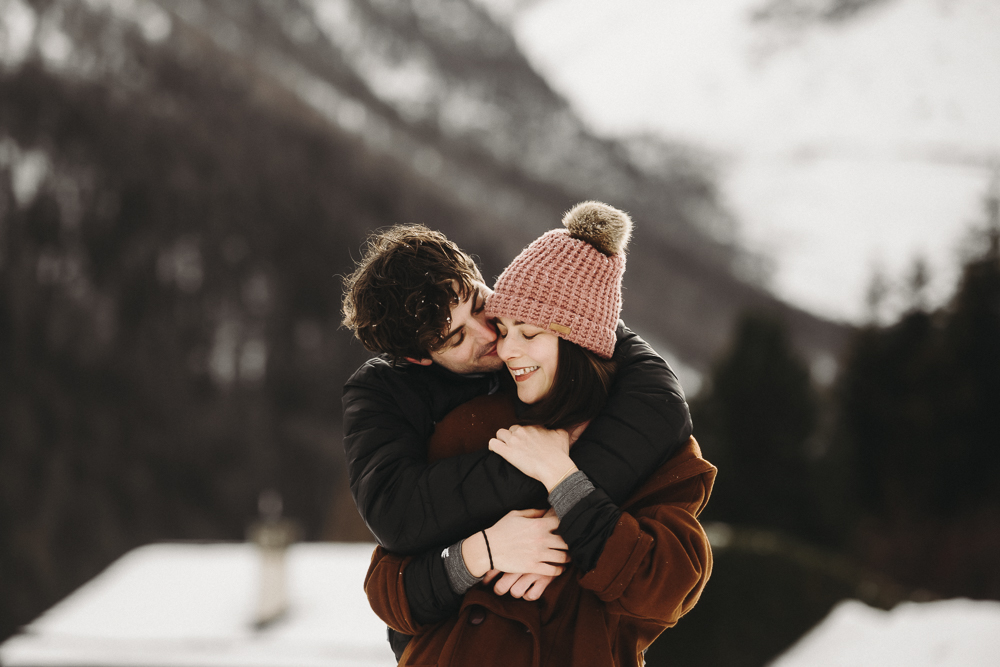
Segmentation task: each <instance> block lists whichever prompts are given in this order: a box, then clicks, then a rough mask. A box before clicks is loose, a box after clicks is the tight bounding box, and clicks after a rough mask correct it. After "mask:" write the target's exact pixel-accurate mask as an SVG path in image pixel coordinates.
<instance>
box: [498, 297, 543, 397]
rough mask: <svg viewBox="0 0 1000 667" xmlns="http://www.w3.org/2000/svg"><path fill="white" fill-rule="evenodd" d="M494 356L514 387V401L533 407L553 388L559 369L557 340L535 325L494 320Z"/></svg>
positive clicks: (504, 319) (508, 319) (506, 319)
mask: <svg viewBox="0 0 1000 667" xmlns="http://www.w3.org/2000/svg"><path fill="white" fill-rule="evenodd" d="M496 324H497V333H498V334H499V336H500V338H499V340H497V354H498V355H499V356H500V359H501V360H503V362H504V363H505V364H507V369H508V370H509V371H510V374H511V375H513V376H514V381H515V382H516V383H517V397H518V398H520V399H521V400H522V401H523V402H525V403H535V402H537V401H539V400H541V399H542V398H544V396H545V394H547V393H549V389H551V388H552V381H553V380H554V379H555V377H556V367H557V366H558V365H559V337H558V336H556V335H555V334H554V333H550V332H548V331H546V330H545V329H542V328H540V327H536V326H535V325H534V324H526V323H524V322H518V321H515V320H512V319H510V318H509V317H501V318H499V319H497V322H496Z"/></svg>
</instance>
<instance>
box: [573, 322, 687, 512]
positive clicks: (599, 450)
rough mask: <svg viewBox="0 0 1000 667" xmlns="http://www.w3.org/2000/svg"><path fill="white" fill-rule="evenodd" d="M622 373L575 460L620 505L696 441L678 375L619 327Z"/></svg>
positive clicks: (575, 451)
mask: <svg viewBox="0 0 1000 667" xmlns="http://www.w3.org/2000/svg"><path fill="white" fill-rule="evenodd" d="M617 333H618V344H617V346H616V348H615V355H614V358H615V359H616V360H617V361H618V370H617V371H616V372H615V379H614V382H613V383H612V385H611V391H610V395H609V397H608V402H607V404H606V406H605V408H604V410H603V411H602V412H601V414H599V415H598V416H597V417H595V418H594V419H593V421H591V422H590V425H589V426H588V427H587V429H586V430H585V431H584V432H583V434H582V435H581V436H580V439H579V440H577V441H576V443H575V444H574V445H573V449H572V450H571V451H570V456H571V457H572V458H573V460H574V461H575V462H576V464H577V466H578V467H579V468H580V469H581V470H583V471H584V472H585V473H587V477H589V478H590V480H591V481H592V482H593V483H594V484H595V485H596V486H598V487H599V488H601V489H603V490H604V492H605V493H607V494H608V497H609V498H610V499H611V500H612V502H614V503H615V504H618V505H621V504H622V503H624V502H625V501H626V500H627V499H628V498H629V496H631V495H632V493H633V492H634V491H635V489H636V488H638V486H639V485H640V484H641V483H642V482H643V481H644V480H645V479H646V478H647V477H648V476H649V475H650V474H651V473H652V472H653V471H654V470H656V469H657V468H658V467H659V466H660V464H662V463H663V462H664V461H666V460H667V459H669V458H670V456H671V455H672V454H673V453H674V452H675V451H677V449H678V448H679V447H680V446H681V445H682V444H683V443H685V442H687V439H688V438H689V437H690V436H691V433H692V424H691V413H690V410H689V409H688V404H687V402H686V401H685V399H684V392H683V390H682V389H681V386H680V382H679V381H678V380H677V375H676V374H675V373H674V371H673V370H672V369H671V368H670V366H669V365H668V364H667V362H666V361H664V360H663V359H662V358H661V357H660V356H659V355H658V354H656V352H654V351H653V349H652V348H651V347H650V346H649V345H648V344H647V343H646V342H645V341H644V340H642V338H640V337H639V336H637V335H636V334H634V333H632V332H631V331H629V330H628V328H626V327H625V325H624V324H623V323H621V322H619V323H618V332H617Z"/></svg>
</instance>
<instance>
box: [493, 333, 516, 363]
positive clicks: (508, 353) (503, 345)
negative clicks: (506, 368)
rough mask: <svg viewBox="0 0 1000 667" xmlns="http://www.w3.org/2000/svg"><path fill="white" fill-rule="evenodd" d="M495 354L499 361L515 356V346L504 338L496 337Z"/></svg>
mask: <svg viewBox="0 0 1000 667" xmlns="http://www.w3.org/2000/svg"><path fill="white" fill-rule="evenodd" d="M497 356H498V357H500V359H501V361H508V360H510V359H513V358H515V357H516V356H517V348H516V347H515V346H514V344H513V343H512V342H511V341H509V340H508V339H506V338H499V339H497Z"/></svg>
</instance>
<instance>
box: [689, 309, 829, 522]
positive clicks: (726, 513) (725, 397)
mask: <svg viewBox="0 0 1000 667" xmlns="http://www.w3.org/2000/svg"><path fill="white" fill-rule="evenodd" d="M693 410H694V413H695V430H696V435H697V437H698V438H699V439H700V440H701V442H702V445H703V447H704V450H705V454H706V457H707V458H709V459H710V460H712V461H713V462H714V463H716V464H717V465H718V467H719V476H718V479H717V482H716V486H715V490H714V492H713V497H712V503H711V504H710V506H709V510H708V517H707V518H710V519H717V520H723V521H728V522H732V523H740V524H752V525H758V526H767V527H771V528H777V529H780V530H785V531H788V532H791V533H794V534H798V535H800V536H803V537H807V538H810V539H822V534H823V531H822V530H821V529H820V527H819V519H818V516H817V511H816V504H815V502H814V501H813V499H812V494H811V492H810V482H809V479H810V474H809V466H808V463H807V453H806V449H807V441H808V440H809V439H810V437H811V436H812V435H813V433H814V431H815V429H816V426H817V422H818V397H817V394H816V391H815V389H814V388H813V386H812V382H811V379H810V375H809V369H808V368H807V366H806V364H805V363H804V362H803V361H802V360H801V359H800V358H799V357H798V356H797V355H796V353H795V351H794V349H793V348H792V344H791V341H790V339H789V337H788V333H787V330H786V327H785V325H784V323H782V322H781V321H780V320H778V319H776V318H774V317H772V316H770V315H767V314H762V313H750V314H747V315H745V316H744V317H743V318H742V319H741V321H740V323H739V324H738V326H737V330H736V334H735V336H734V342H733V345H732V347H731V349H730V351H729V353H728V354H727V355H726V356H725V357H724V358H723V359H721V360H720V362H719V363H718V365H717V366H716V367H715V369H714V371H713V373H712V376H711V380H710V384H709V393H708V394H707V395H704V396H703V397H702V398H700V399H699V400H698V401H696V402H695V404H694V406H693Z"/></svg>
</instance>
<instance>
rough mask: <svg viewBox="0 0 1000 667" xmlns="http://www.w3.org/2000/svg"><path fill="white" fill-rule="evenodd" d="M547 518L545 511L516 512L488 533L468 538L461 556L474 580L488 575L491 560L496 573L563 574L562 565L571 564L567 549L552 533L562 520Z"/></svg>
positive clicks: (510, 513)
mask: <svg viewBox="0 0 1000 667" xmlns="http://www.w3.org/2000/svg"><path fill="white" fill-rule="evenodd" d="M545 514H546V512H545V511H544V510H514V511H512V512H508V513H507V515H506V516H504V517H503V518H502V519H500V520H499V521H497V522H496V523H495V524H493V525H492V526H491V527H489V528H487V529H486V530H485V531H480V532H478V533H476V534H475V535H472V536H470V537H468V538H466V540H465V541H464V542H462V556H463V558H464V559H465V566H466V567H467V568H468V569H469V572H470V573H471V574H472V576H474V577H478V576H482V575H484V574H485V573H486V572H488V571H489V570H490V569H491V568H490V560H491V559H492V561H493V569H497V570H501V571H503V572H524V573H527V574H541V575H547V576H556V575H558V574H560V573H561V572H562V571H563V569H564V566H563V563H566V562H568V561H569V555H568V554H567V553H566V550H567V549H568V547H567V546H566V542H565V541H564V540H563V538H561V537H559V536H558V535H556V534H555V533H554V532H553V531H554V530H555V529H556V528H558V527H559V519H558V518H557V517H555V516H554V515H553V514H549V515H548V516H544V515H545ZM484 532H485V534H486V535H485V537H484V534H483V533H484ZM486 537H488V538H489V543H487V542H486V539H485V538H486Z"/></svg>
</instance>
